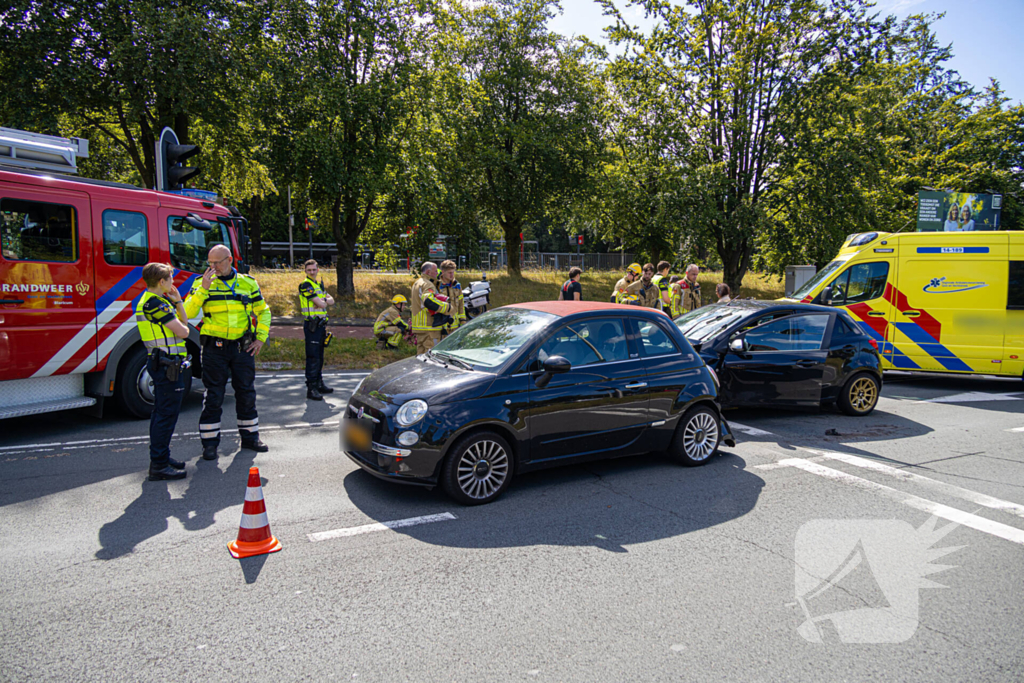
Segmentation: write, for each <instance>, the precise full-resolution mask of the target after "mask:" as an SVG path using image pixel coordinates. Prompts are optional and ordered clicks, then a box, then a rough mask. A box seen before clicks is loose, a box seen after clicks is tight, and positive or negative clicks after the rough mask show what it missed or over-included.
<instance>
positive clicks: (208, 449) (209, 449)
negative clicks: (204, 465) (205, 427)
mask: <svg viewBox="0 0 1024 683" xmlns="http://www.w3.org/2000/svg"><path fill="white" fill-rule="evenodd" d="M216 459H217V444H215V443H207V444H203V460H216Z"/></svg>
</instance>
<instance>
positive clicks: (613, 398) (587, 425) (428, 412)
mask: <svg viewBox="0 0 1024 683" xmlns="http://www.w3.org/2000/svg"><path fill="white" fill-rule="evenodd" d="M717 397H718V381H717V378H716V377H715V375H714V373H713V372H712V371H711V370H709V369H708V367H707V366H706V365H705V364H704V361H703V360H702V359H701V357H700V355H698V354H697V353H696V352H695V351H694V350H693V348H692V347H691V346H690V344H689V342H687V341H686V338H685V337H684V336H683V335H682V334H681V332H680V330H679V328H678V327H677V326H676V325H674V324H673V323H672V321H671V320H670V319H669V318H668V316H666V315H665V314H664V313H662V312H660V311H656V310H653V309H647V308H638V307H636V306H626V305H619V304H612V303H601V302H579V301H552V302H535V303H524V304H515V305H512V306H505V307H502V308H498V309H495V310H492V311H489V312H487V313H485V314H483V315H481V316H479V317H477V318H475V319H473V320H471V321H470V322H468V323H466V324H465V325H463V326H461V327H459V328H458V329H457V330H456V331H455V332H453V333H452V334H450V335H449V336H447V337H446V338H445V339H443V340H442V341H441V342H440V343H438V344H437V346H435V347H434V348H433V349H431V350H430V351H429V352H427V353H426V354H423V355H420V356H416V357H414V358H407V359H405V360H402V361H399V362H397V363H392V364H391V365H388V366H387V367H384V368H381V369H380V370H377V371H376V372H374V373H372V374H371V375H369V376H368V377H366V378H365V379H364V380H363V381H362V382H361V383H360V385H359V386H358V387H357V388H356V391H355V392H354V393H353V395H352V397H351V399H350V400H349V404H348V407H347V408H346V411H345V414H344V416H343V419H342V421H341V444H342V450H343V452H344V453H345V454H346V455H348V457H349V458H351V459H352V460H353V461H354V462H355V463H356V464H358V465H359V466H360V467H361V468H363V469H364V470H365V471H367V472H369V473H370V474H372V475H374V476H377V477H380V478H382V479H386V480H389V481H396V482H404V483H410V484H420V485H426V486H441V488H442V489H443V490H444V491H445V492H446V493H448V495H450V496H451V497H452V498H454V499H455V500H457V501H459V502H461V503H463V504H467V505H473V504H480V503H488V502H490V501H492V500H494V499H495V498H497V497H498V496H500V495H501V494H502V492H504V491H505V489H506V488H507V487H508V485H509V482H510V481H511V479H512V477H513V475H514V474H517V473H521V472H527V471H531V470H538V469H542V468H546V467H552V466H558V465H566V464H573V463H579V462H585V461H588V460H594V459H599V458H609V457H620V456H627V455H633V454H639V453H645V452H650V451H667V452H668V453H669V454H670V455H672V456H673V457H674V458H675V459H677V460H678V461H679V462H681V463H682V464H684V465H702V464H704V463H706V462H708V461H709V460H711V459H712V457H713V456H714V455H715V454H716V453H717V452H718V447H719V445H720V444H721V443H725V444H726V445H729V446H733V445H735V442H734V441H733V438H732V434H731V432H730V430H729V426H728V424H727V423H726V422H725V420H724V419H722V417H721V412H720V409H719V406H718V402H717Z"/></svg>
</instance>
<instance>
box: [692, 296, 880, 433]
mask: <svg viewBox="0 0 1024 683" xmlns="http://www.w3.org/2000/svg"><path fill="white" fill-rule="evenodd" d="M674 322H675V324H676V325H677V326H678V327H679V329H680V330H681V331H682V333H683V335H684V336H685V337H686V338H687V340H688V341H689V342H690V344H691V345H692V346H693V348H694V349H695V350H697V352H698V353H699V354H700V355H701V357H702V358H703V359H704V361H705V362H706V363H707V364H708V366H710V367H712V368H714V369H715V371H716V372H717V373H718V378H719V381H720V382H721V392H720V396H719V401H720V402H721V404H722V406H723V407H728V406H770V407H773V408H797V409H806V408H813V409H817V408H820V407H821V406H824V405H830V404H838V405H839V408H840V409H841V410H842V411H843V412H844V413H846V414H848V415H867V414H868V413H870V412H871V411H872V410H874V409H875V406H876V405H877V404H878V395H879V392H880V391H881V388H882V368H881V356H880V355H879V353H878V344H877V342H875V340H874V339H872V338H871V337H869V336H868V335H867V334H865V333H864V332H863V331H862V330H861V328H860V326H858V325H857V323H856V322H854V320H853V318H851V317H850V315H849V314H848V313H847V312H846V311H844V310H842V309H837V308H831V307H826V306H816V305H814V304H799V303H793V302H789V303H787V302H784V301H753V300H734V301H730V302H729V303H727V304H715V305H712V306H704V307H703V308H698V309H695V310H693V311H690V312H689V313H687V314H685V315H683V316H680V317H678V318H676V319H675V321H674Z"/></svg>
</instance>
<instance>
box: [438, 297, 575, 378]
mask: <svg viewBox="0 0 1024 683" xmlns="http://www.w3.org/2000/svg"><path fill="white" fill-rule="evenodd" d="M555 318H556V316H554V315H551V314H550V313H541V312H540V311H531V310H528V309H525V308H499V309H497V310H494V311H488V312H487V313H484V314H483V315H481V316H480V317H478V318H474V319H473V320H471V321H470V322H468V323H466V324H465V325H462V326H461V327H459V328H458V329H457V330H455V331H454V332H452V333H451V334H450V335H448V336H447V337H445V338H444V339H442V340H441V341H440V342H439V343H438V344H437V346H435V347H434V349H433V350H434V352H435V353H436V354H439V355H441V356H442V358H443V357H444V356H449V357H451V358H455V359H457V360H461V361H465V362H467V363H471V364H472V365H474V366H476V367H478V368H479V369H484V370H486V369H493V368H497V367H499V366H500V365H502V364H503V363H504V362H505V361H507V360H508V359H509V358H511V357H512V354H514V353H515V351H516V350H517V349H519V348H520V347H521V346H522V345H523V344H525V343H527V342H528V341H530V340H531V339H532V338H533V337H534V336H535V335H536V334H537V333H538V332H540V331H541V330H543V329H544V328H545V327H547V326H548V324H549V323H551V321H552V320H554V319H555Z"/></svg>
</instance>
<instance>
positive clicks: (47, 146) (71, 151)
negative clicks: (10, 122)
mask: <svg viewBox="0 0 1024 683" xmlns="http://www.w3.org/2000/svg"><path fill="white" fill-rule="evenodd" d="M88 156H89V141H88V140H86V139H85V138H61V137H57V136H56V135H42V134H40V133H29V132H27V131H24V130H17V129H15V128H3V127H0V166H14V167H17V168H27V169H31V170H35V171H56V172H57V173H78V158H79V157H83V158H84V157H88Z"/></svg>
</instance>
